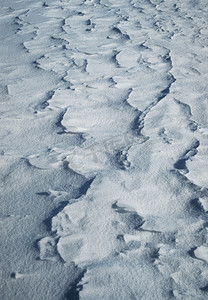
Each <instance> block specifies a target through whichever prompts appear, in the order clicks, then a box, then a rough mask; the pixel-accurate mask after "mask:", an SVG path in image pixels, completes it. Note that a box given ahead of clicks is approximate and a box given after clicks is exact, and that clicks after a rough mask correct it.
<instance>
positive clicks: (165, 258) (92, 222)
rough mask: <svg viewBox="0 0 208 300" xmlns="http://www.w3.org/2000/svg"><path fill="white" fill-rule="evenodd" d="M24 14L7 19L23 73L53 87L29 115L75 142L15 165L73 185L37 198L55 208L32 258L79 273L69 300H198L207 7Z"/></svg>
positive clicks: (157, 1) (184, 4)
mask: <svg viewBox="0 0 208 300" xmlns="http://www.w3.org/2000/svg"><path fill="white" fill-rule="evenodd" d="M34 12H35V11H34V10H31V11H30V12H27V14H23V15H22V17H21V18H22V21H21V18H20V17H19V19H16V22H17V23H18V24H21V26H22V27H21V28H20V30H21V31H20V33H19V34H24V33H25V32H27V31H28V30H29V31H30V32H32V33H33V35H34V36H33V37H32V38H31V39H29V40H27V41H25V42H24V47H25V48H26V49H27V51H29V52H30V53H33V54H37V55H39V58H38V59H37V60H36V61H35V62H34V67H36V68H38V69H40V70H41V69H42V70H45V71H47V72H50V73H55V74H56V76H57V77H58V78H59V84H58V85H57V87H56V88H54V89H53V90H50V91H48V93H47V95H46V97H45V99H44V100H43V101H42V102H41V103H39V104H37V106H36V110H35V113H36V114H37V116H38V117H41V115H42V114H43V113H45V114H47V113H49V112H55V115H56V120H55V122H54V124H55V125H56V126H54V130H56V132H57V134H58V135H62V136H64V137H63V138H65V139H67V136H70V137H71V136H74V137H75V138H76V139H77V140H76V143H73V144H70V143H69V144H67V143H64V144H61V143H60V144H59V143H54V147H53V148H51V149H49V150H48V151H47V152H38V153H33V154H31V153H30V154H28V156H27V157H26V159H27V162H28V163H29V164H31V165H32V166H34V167H36V168H46V169H47V168H49V169H50V168H54V169H56V168H60V166H62V167H63V170H65V171H64V172H68V174H69V176H72V175H73V176H78V177H77V180H80V181H81V179H80V178H82V184H81V187H80V188H79V189H78V190H77V193H76V194H74V195H73V196H71V197H69V196H68V194H67V191H56V189H55V188H54V190H50V191H49V190H46V191H43V193H45V194H44V195H48V196H50V195H51V194H52V195H53V196H54V197H55V198H56V199H58V198H59V197H60V199H65V201H62V206H60V209H58V211H56V212H54V213H52V216H51V218H49V220H48V221H49V226H50V228H51V233H50V235H49V236H43V237H42V239H40V240H39V241H38V247H39V249H40V259H41V260H46V261H49V262H52V261H56V260H58V259H59V258H60V257H61V259H62V260H63V262H64V263H65V264H66V265H68V264H70V263H71V262H74V263H75V264H76V265H78V266H79V267H80V268H81V269H82V270H83V272H82V273H81V275H80V276H78V278H79V282H78V281H77V280H75V283H74V284H75V288H74V285H71V286H69V292H68V294H67V295H68V296H67V297H68V299H70V297H72V293H74V295H76V296H77V297H79V298H80V299H89V300H93V299H95V300H97V299H106V300H108V299H170V298H172V297H174V298H176V299H206V297H207V294H206V292H207V286H208V282H207V276H206V275H207V273H206V270H205V268H206V264H207V249H208V240H207V216H206V213H207V209H208V204H207V203H208V182H207V167H208V165H207V162H206V160H205V157H206V156H207V145H208V135H207V130H208V129H207V128H208V124H207V112H208V106H207V84H206V77H207V63H206V59H207V37H206V33H207V30H208V29H207V25H206V18H207V3H206V2H205V1H179V2H178V3H177V4H174V3H172V2H171V1H169V0H168V1H162V0H154V1H153V0H152V1H136V0H132V1H131V0H128V1H124V0H118V1H114V0H110V1H107V0H100V1H96V0H94V1H90V0H89V1H87V0H86V1H84V0H79V1H75V0H74V1H73V0H72V1H70V2H69V1H64V0H62V1H59V0H56V1H55V0H54V1H52V2H45V5H44V8H41V9H39V10H37V11H36V12H35V13H37V15H38V16H39V17H40V19H38V21H36V18H35V16H34V15H33V14H34ZM27 22H28V23H27ZM40 53H41V55H40ZM16 89H17V86H16V85H13V84H12V85H11V86H10V85H8V93H9V94H10V95H12V94H13V93H16ZM18 89H19V87H18ZM79 176H80V177H79ZM83 178H84V179H83ZM83 180H85V181H84V182H85V183H84V182H83ZM64 193H66V194H64ZM18 274H19V273H17V275H15V276H14V277H15V278H16V277H18V276H19V275H18ZM76 286H77V291H76Z"/></svg>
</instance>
